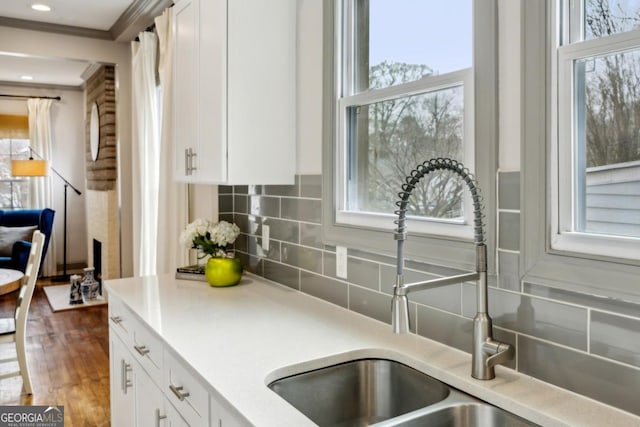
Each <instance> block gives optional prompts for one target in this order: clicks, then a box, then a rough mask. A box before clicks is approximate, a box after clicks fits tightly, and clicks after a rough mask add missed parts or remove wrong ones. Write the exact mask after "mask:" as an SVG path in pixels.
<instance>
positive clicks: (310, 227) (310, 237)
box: [300, 222, 324, 249]
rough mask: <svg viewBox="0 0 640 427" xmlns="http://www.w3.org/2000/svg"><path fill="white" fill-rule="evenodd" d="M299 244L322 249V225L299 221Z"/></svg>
mask: <svg viewBox="0 0 640 427" xmlns="http://www.w3.org/2000/svg"><path fill="white" fill-rule="evenodd" d="M300 244H301V245H305V246H313V247H314V248H318V249H323V248H324V245H323V244H322V226H321V225H319V224H309V223H306V222H301V223H300Z"/></svg>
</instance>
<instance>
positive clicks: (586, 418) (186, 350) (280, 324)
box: [105, 274, 640, 427]
mask: <svg viewBox="0 0 640 427" xmlns="http://www.w3.org/2000/svg"><path fill="white" fill-rule="evenodd" d="M105 286H106V288H107V291H108V293H109V297H110V298H113V297H116V298H118V299H120V300H122V301H123V302H124V303H125V304H126V305H127V306H128V307H129V308H130V309H131V310H132V311H133V312H134V313H135V314H137V315H138V316H139V318H140V319H141V320H143V321H144V322H146V323H147V324H148V325H149V326H150V328H151V329H152V330H154V331H155V332H156V333H157V334H158V335H159V336H161V337H162V338H163V340H164V341H165V343H166V344H167V345H168V346H169V347H171V348H172V349H173V350H174V351H175V352H176V353H177V354H178V355H180V356H181V357H182V359H184V361H186V362H187V363H188V364H189V365H191V367H192V368H193V370H194V371H195V372H197V373H198V374H199V375H200V376H201V378H202V379H203V380H204V381H205V382H206V383H208V384H209V386H210V387H211V390H212V392H213V393H214V395H215V396H216V397H217V398H222V399H224V400H226V402H227V403H228V404H229V405H230V406H231V407H233V408H235V410H236V411H237V412H238V413H239V414H241V415H242V416H243V417H244V418H245V419H246V420H247V421H249V422H250V423H251V424H253V425H256V426H278V427H282V426H295V427H303V426H312V425H314V424H313V423H312V422H311V421H310V420H309V419H308V418H306V417H305V416H303V415H302V414H301V413H300V412H298V411H297V410H296V409H294V408H293V407H292V406H291V405H289V404H288V403H287V402H286V401H284V400H283V399H282V398H280V397H279V396H278V395H276V394H275V393H274V392H272V391H271V390H270V389H269V388H268V387H267V384H268V383H270V382H271V381H273V380H276V379H278V378H281V377H283V376H287V375H291V374H295V373H300V372H305V371H308V370H310V369H314V368H319V367H324V366H328V365H332V364H335V363H339V362H343V361H346V360H351V359H354V358H362V357H383V358H389V359H393V360H396V361H399V362H402V363H405V364H407V365H409V366H411V367H413V368H416V369H418V370H420V371H422V372H425V373H426V374H428V375H431V376H433V377H435V378H437V379H439V380H441V381H443V382H445V383H448V384H449V385H451V386H453V387H456V388H458V389H460V390H462V391H464V392H467V393H469V394H471V395H474V396H476V397H478V398H480V399H483V400H485V401H487V402H489V403H492V404H494V405H496V406H499V407H501V408H503V409H506V410H507V411H510V412H512V413H515V414H517V415H519V416H521V417H523V418H526V419H528V420H531V421H533V422H536V423H538V424H541V425H544V426H561V425H572V426H598V427H602V426H630V425H640V417H636V416H633V415H631V414H629V413H627V412H625V411H621V410H618V409H616V408H613V407H610V406H607V405H604V404H602V403H600V402H596V401H594V400H591V399H588V398H585V397H582V396H579V395H577V394H575V393H572V392H569V391H566V390H563V389H560V388H558V387H555V386H553V385H549V384H547V383H544V382H542V381H539V380H536V379H534V378H531V377H528V376H526V375H522V374H520V373H517V372H515V371H513V370H510V369H507V368H503V367H501V366H499V367H497V368H496V378H495V379H494V380H491V381H480V380H475V379H473V378H471V375H470V370H471V355H469V354H467V353H464V352H462V351H459V350H456V349H454V348H451V347H448V346H445V345H443V344H440V343H437V342H435V341H431V340H428V339H425V338H422V337H419V336H416V335H415V334H406V335H395V334H393V333H392V331H391V326H390V325H387V324H385V323H382V322H379V321H376V320H373V319H370V318H368V317H365V316H362V315H360V314H358V313H354V312H351V311H348V310H346V309H343V308H341V307H338V306H336V305H333V304H330V303H328V302H325V301H322V300H319V299H317V298H314V297H311V296H308V295H306V294H303V293H301V292H298V291H295V290H292V289H290V288H287V287H285V286H282V285H279V284H276V283H273V282H270V281H268V280H265V279H262V278H260V277H257V276H253V275H251V274H245V275H244V277H243V279H242V281H241V282H240V284H239V285H238V286H234V287H230V288H211V287H209V286H208V285H207V284H206V283H204V282H195V281H186V280H176V279H174V277H173V275H165V276H152V277H142V278H129V279H117V280H108V281H106V282H105ZM389 307H391V303H389Z"/></svg>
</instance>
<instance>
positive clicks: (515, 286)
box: [498, 251, 520, 292]
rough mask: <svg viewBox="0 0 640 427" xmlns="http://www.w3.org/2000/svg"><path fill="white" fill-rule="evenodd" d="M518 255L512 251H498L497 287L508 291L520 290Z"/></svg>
mask: <svg viewBox="0 0 640 427" xmlns="http://www.w3.org/2000/svg"><path fill="white" fill-rule="evenodd" d="M519 262H520V255H519V254H517V253H512V252H503V251H499V252H498V287H499V288H500V289H508V290H510V291H516V292H518V291H520V273H519V271H520V270H519V265H518V264H519Z"/></svg>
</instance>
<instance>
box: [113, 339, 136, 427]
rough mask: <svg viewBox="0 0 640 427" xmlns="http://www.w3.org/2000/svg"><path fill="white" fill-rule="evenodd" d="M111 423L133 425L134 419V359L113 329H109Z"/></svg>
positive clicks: (114, 424)
mask: <svg viewBox="0 0 640 427" xmlns="http://www.w3.org/2000/svg"><path fill="white" fill-rule="evenodd" d="M109 353H110V355H109V356H110V368H111V372H110V374H111V375H110V376H111V378H110V382H111V425H113V426H133V425H134V421H135V403H136V402H135V394H134V392H135V374H136V373H135V372H134V364H135V362H134V360H133V357H132V356H131V354H130V353H129V352H128V351H127V349H126V347H125V345H124V344H123V343H122V341H120V339H119V338H118V337H117V335H116V334H115V332H114V331H113V330H110V331H109Z"/></svg>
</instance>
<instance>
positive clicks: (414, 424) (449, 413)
mask: <svg viewBox="0 0 640 427" xmlns="http://www.w3.org/2000/svg"><path fill="white" fill-rule="evenodd" d="M391 425H394V426H403V427H424V426H429V427H488V426H500V427H503V426H504V427H528V426H534V425H535V424H532V423H530V422H529V421H527V420H525V419H523V418H520V417H518V416H516V415H513V414H512V413H510V412H507V411H504V410H502V409H500V408H496V407H495V406H493V405H489V404H488V403H457V404H454V405H451V406H446V407H444V408H442V409H438V410H435V411H433V412H431V411H429V412H428V413H426V414H424V415H421V416H418V417H414V418H411V419H408V420H405V421H400V420H398V423H397V424H393V423H392V424H391Z"/></svg>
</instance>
